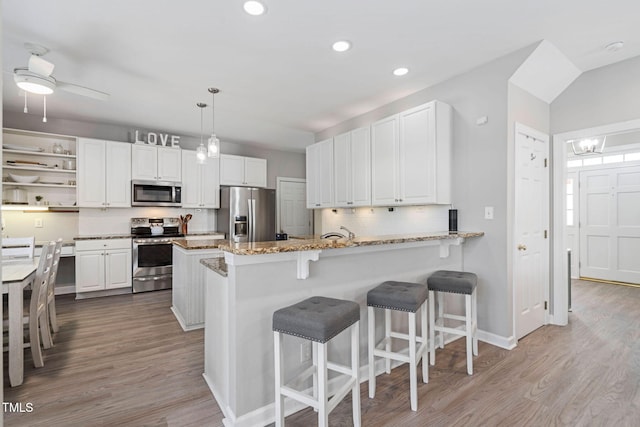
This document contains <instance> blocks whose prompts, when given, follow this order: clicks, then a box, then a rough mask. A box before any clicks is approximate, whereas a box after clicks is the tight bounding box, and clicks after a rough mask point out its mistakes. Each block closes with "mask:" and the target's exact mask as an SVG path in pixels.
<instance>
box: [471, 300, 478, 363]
mask: <svg viewBox="0 0 640 427" xmlns="http://www.w3.org/2000/svg"><path fill="white" fill-rule="evenodd" d="M471 311H472V312H473V314H472V315H471V318H472V319H473V326H472V327H473V355H474V356H477V355H478V336H477V335H478V334H477V332H478V294H477V293H476V289H474V290H473V293H472V295H471Z"/></svg>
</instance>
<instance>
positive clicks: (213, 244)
mask: <svg viewBox="0 0 640 427" xmlns="http://www.w3.org/2000/svg"><path fill="white" fill-rule="evenodd" d="M172 243H173V244H174V245H176V246H178V247H180V248H182V249H186V250H197V249H218V248H219V247H220V246H221V245H225V244H228V243H229V242H228V241H227V240H225V239H198V240H187V239H174V240H173V241H172Z"/></svg>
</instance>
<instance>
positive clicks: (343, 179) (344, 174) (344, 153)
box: [333, 132, 353, 207]
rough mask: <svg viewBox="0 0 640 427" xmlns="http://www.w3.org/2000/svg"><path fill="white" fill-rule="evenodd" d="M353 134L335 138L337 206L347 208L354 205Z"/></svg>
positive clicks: (334, 164) (335, 194)
mask: <svg viewBox="0 0 640 427" xmlns="http://www.w3.org/2000/svg"><path fill="white" fill-rule="evenodd" d="M351 159H352V157H351V132H346V133H343V134H340V135H338V136H336V137H334V138H333V177H334V197H335V206H338V207H347V206H351V205H352V204H353V192H352V188H353V186H352V181H351V176H352V174H351V163H352V160H351Z"/></svg>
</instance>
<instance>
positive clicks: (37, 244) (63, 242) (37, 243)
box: [36, 240, 76, 248]
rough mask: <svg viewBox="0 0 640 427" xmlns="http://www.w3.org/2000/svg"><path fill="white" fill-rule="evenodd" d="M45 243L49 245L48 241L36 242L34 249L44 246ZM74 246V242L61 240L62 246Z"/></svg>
mask: <svg viewBox="0 0 640 427" xmlns="http://www.w3.org/2000/svg"><path fill="white" fill-rule="evenodd" d="M47 243H49V240H47V241H40V242H38V241H36V247H37V248H41V247H43V246H44V245H46V244H47ZM75 245H76V242H74V241H73V240H63V241H62V246H75Z"/></svg>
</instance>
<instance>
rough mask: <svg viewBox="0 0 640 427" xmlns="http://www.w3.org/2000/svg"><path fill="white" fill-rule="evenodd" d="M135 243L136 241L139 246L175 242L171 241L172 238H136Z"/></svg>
mask: <svg viewBox="0 0 640 427" xmlns="http://www.w3.org/2000/svg"><path fill="white" fill-rule="evenodd" d="M133 243H135V244H136V245H137V246H147V245H172V244H173V243H171V240H170V239H168V240H156V241H150V240H134V241H133Z"/></svg>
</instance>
